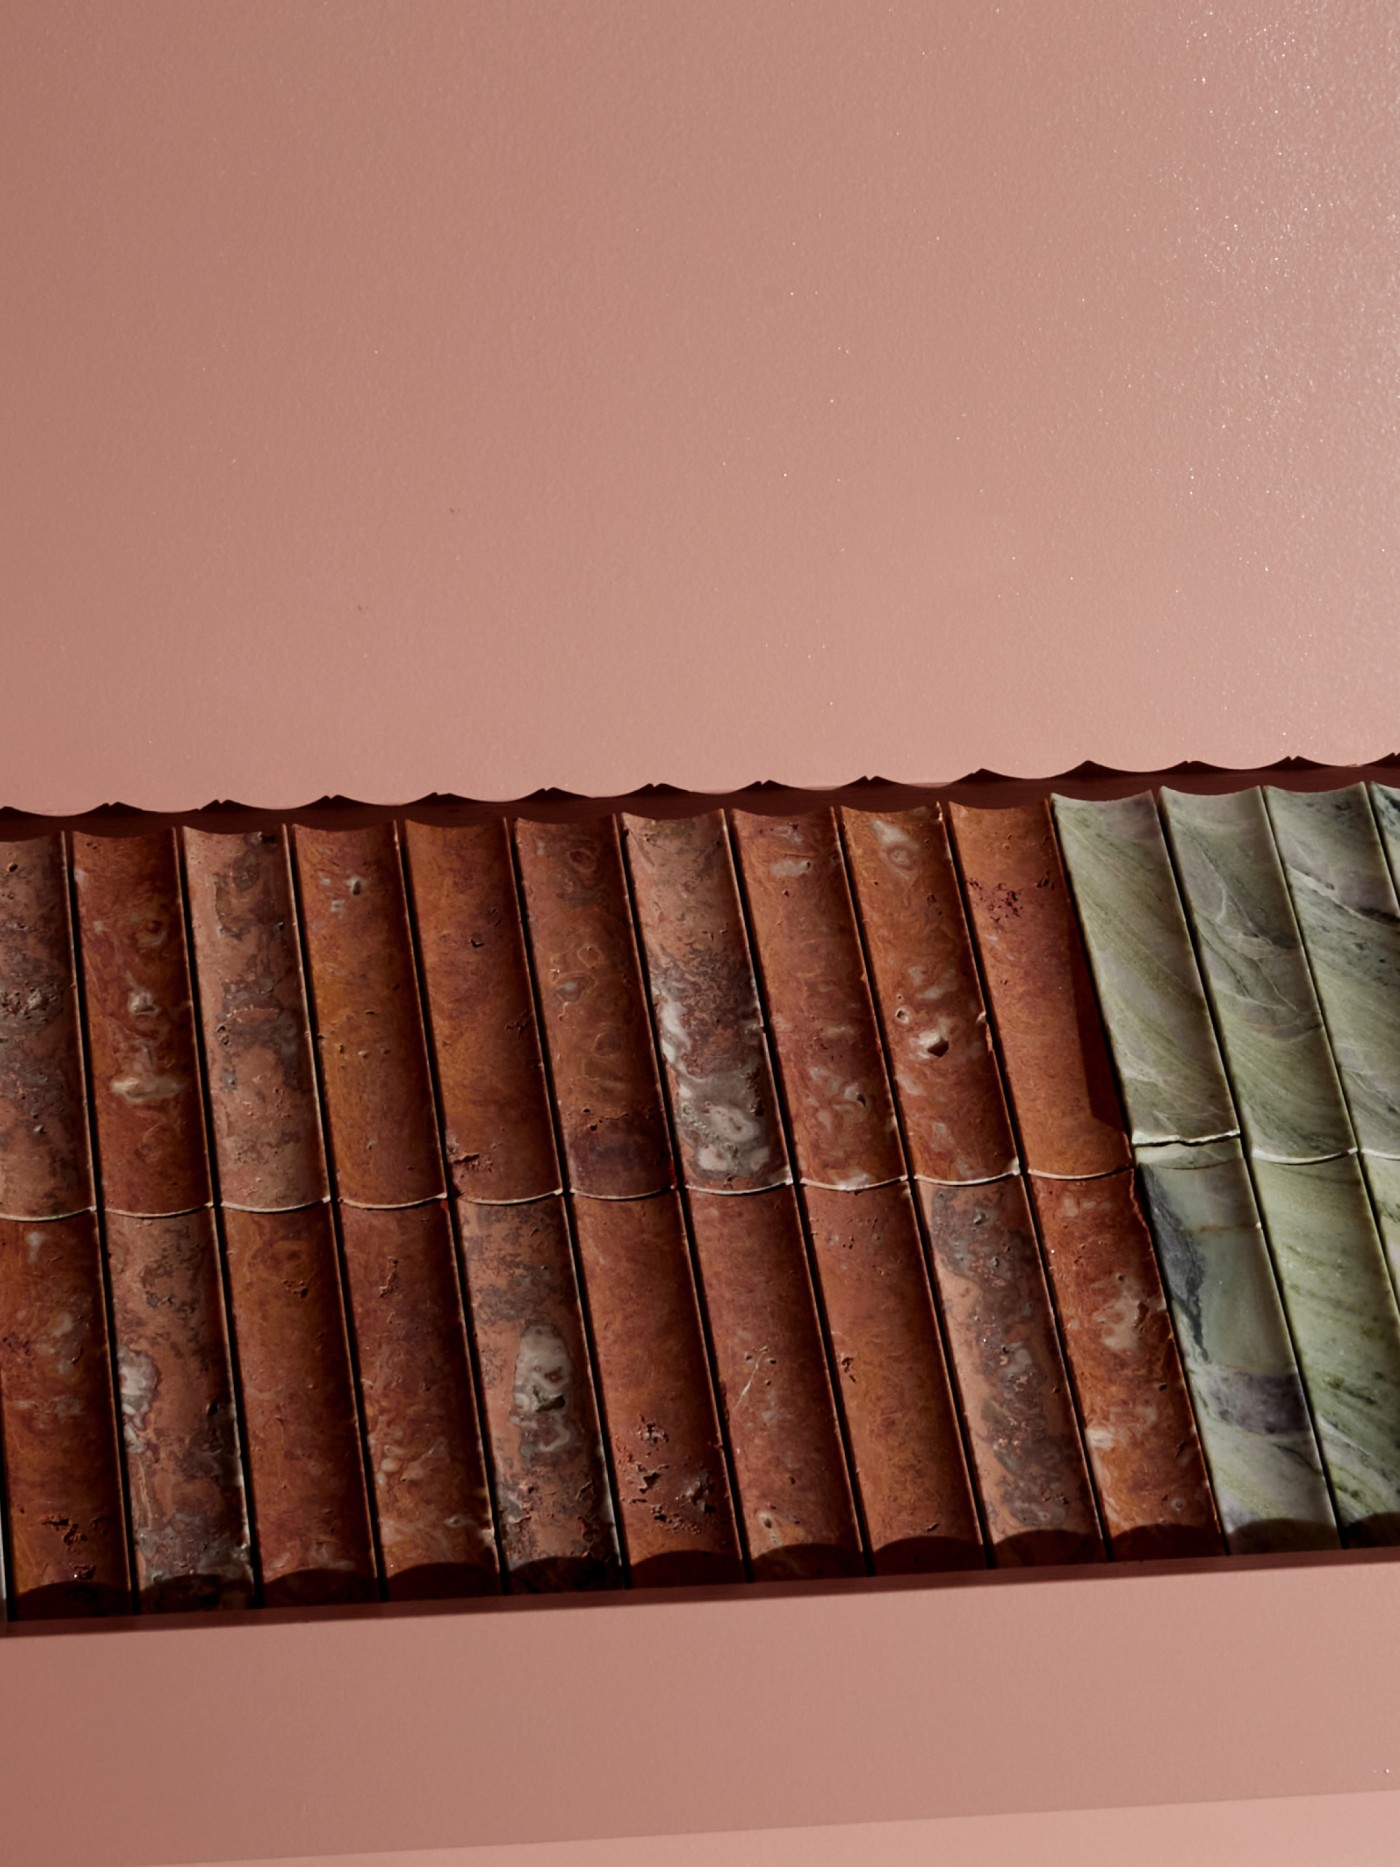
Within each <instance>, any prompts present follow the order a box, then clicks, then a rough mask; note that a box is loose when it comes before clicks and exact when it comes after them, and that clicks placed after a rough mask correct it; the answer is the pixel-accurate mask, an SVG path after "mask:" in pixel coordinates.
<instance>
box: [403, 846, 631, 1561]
mask: <svg viewBox="0 0 1400 1867" xmlns="http://www.w3.org/2000/svg"><path fill="white" fill-rule="evenodd" d="M404 843H405V853H406V857H407V862H408V869H409V879H410V895H411V900H412V904H413V913H414V917H415V919H416V922H417V927H418V940H419V950H420V954H421V961H422V968H423V984H424V993H425V998H426V1008H427V1014H428V1022H429V1026H430V1030H431V1034H432V1051H433V1057H434V1061H435V1065H436V1074H437V1084H438V1092H439V1096H440V1099H441V1112H442V1122H443V1138H444V1142H445V1151H446V1160H447V1169H448V1174H449V1176H450V1180H451V1186H452V1192H453V1195H454V1198H455V1204H456V1214H457V1227H458V1233H459V1236H460V1240H461V1248H462V1266H463V1272H464V1275H465V1280H466V1290H467V1300H468V1306H469V1318H468V1320H469V1323H470V1327H471V1331H472V1335H473V1339H474V1341H475V1344H476V1353H477V1360H478V1366H479V1369H480V1377H481V1388H482V1403H483V1408H484V1419H485V1430H486V1435H487V1441H488V1447H489V1453H490V1463H491V1470H492V1481H493V1489H494V1493H495V1500H496V1512H497V1525H498V1531H499V1535H500V1541H501V1550H502V1556H503V1560H504V1563H505V1569H506V1575H507V1578H508V1586H509V1587H510V1588H511V1589H512V1590H518V1591H529V1590H541V1591H543V1590H551V1589H564V1588H567V1589H577V1588H611V1587H617V1586H619V1585H620V1583H621V1580H622V1570H621V1559H620V1551H619V1546H618V1535H617V1524H616V1513H615V1510H614V1505H613V1498H612V1490H611V1484H610V1481H609V1476H608V1470H607V1459H606V1456H605V1453H604V1448H603V1441H602V1431H601V1427H600V1424H599V1417H598V1401H597V1395H596V1392H595V1387H594V1376H593V1370H592V1366H591V1360H590V1354H589V1346H588V1332H587V1326H586V1319H585V1316H584V1313H583V1303H582V1297H581V1295H580V1291H579V1284H578V1277H577V1271H576V1266H575V1262H574V1251H573V1244H572V1241H571V1238H570V1233H569V1219H568V1210H567V1207H566V1204H565V1200H564V1195H563V1190H562V1181H561V1176H560V1172H559V1162H558V1158H557V1155H556V1151H555V1145H554V1135H553V1124H552V1117H551V1113H550V1101H549V1089H548V1085H547V1082H546V1079H545V1074H544V1064H543V1059H542V1057H541V1053H540V1038H539V1029H538V1024H537V1020H536V1016H535V1005H534V997H533V993H532V990H531V984H530V972H529V962H528V959H527V956H526V951H525V939H524V931H523V928H522V926H521V920H520V903H519V897H518V893H517V889H516V880H515V870H514V863H513V858H512V854H511V843H510V831H509V826H508V825H507V824H506V822H505V820H504V819H503V818H498V819H496V820H495V821H492V822H488V823H477V824H463V825H453V826H445V827H438V826H433V825H428V824H422V823H410V824H408V825H406V826H405V831H404Z"/></svg>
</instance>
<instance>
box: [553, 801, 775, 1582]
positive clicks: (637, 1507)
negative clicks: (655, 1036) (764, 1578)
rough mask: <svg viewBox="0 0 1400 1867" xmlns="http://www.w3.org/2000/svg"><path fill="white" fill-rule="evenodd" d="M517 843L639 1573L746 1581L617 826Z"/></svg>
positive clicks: (620, 1484)
mask: <svg viewBox="0 0 1400 1867" xmlns="http://www.w3.org/2000/svg"><path fill="white" fill-rule="evenodd" d="M516 845H517V850H518V854H519V862H520V875H521V882H522V885H523V889H524V897H525V910H526V918H527V921H528V926H529V934H530V942H531V947H532V952H533V958H534V966H535V979H536V983H537V985H538V989H539V997H540V1007H541V1012H542V1015H543V1020H544V1029H545V1038H546V1042H547V1045H548V1050H549V1061H550V1067H551V1070H552V1074H553V1082H554V1093H555V1102H556V1106H557V1109H558V1114H559V1126H560V1133H561V1138H562V1142H563V1151H564V1161H565V1166H566V1169H567V1174H568V1190H569V1198H570V1206H571V1209H572V1212H573V1217H574V1225H575V1230H576V1233H577V1237H578V1244H579V1256H580V1260H581V1264H582V1270H583V1281H584V1288H585V1292H586V1297H587V1302H588V1309H589V1314H590V1316H591V1318H592V1323H593V1337H594V1344H595V1348H596V1352H597V1363H598V1379H599V1385H600V1387H601V1390H602V1400H603V1411H604V1414H605V1417H606V1422H607V1431H608V1435H609V1439H610V1442H611V1447H612V1461H613V1471H614V1475H615V1478H616V1483H617V1502H618V1513H619V1525H620V1529H621V1533H622V1541H623V1547H624V1550H625V1553H626V1556H627V1561H628V1566H629V1568H630V1571H631V1576H632V1580H633V1582H634V1583H636V1584H638V1585H647V1584H658V1585H659V1584H666V1583H686V1582H703V1581H725V1580H737V1579H739V1578H740V1577H741V1576H742V1574H743V1561H742V1555H741V1545H740V1541H739V1532H738V1524H737V1521H736V1518H735V1512H734V1503H733V1498H732V1493H731V1488H730V1479H729V1473H728V1469H727V1464H726V1460H725V1456H724V1449H723V1443H722V1440H721V1435H720V1425H719V1417H718V1411H717V1406H716V1399H715V1393H714V1388H713V1384H712V1379H711V1374H710V1365H709V1357H708V1349H707V1344H706V1340H705V1335H704V1328H703V1323H702V1319H701V1312H700V1308H699V1303H698V1298H697V1293H696V1288H695V1280H694V1274H693V1271H692V1267H691V1259H690V1248H689V1244H688V1241H687V1238H686V1232H685V1225H684V1221H683V1217H682V1210H681V1203H680V1198H679V1194H678V1192H677V1188H676V1175H675V1168H674V1164H673V1161H672V1156H671V1148H670V1138H669V1135H668V1132H667V1127H666V1117H665V1112H664V1109H663V1106H662V1100H661V1084H660V1080H659V1077H658V1075H657V1067H656V1056H655V1052H654V1050H653V1047H652V1037H651V1029H650V1021H649V1018H648V1014H647V1005H646V992H645V986H644V984H643V981H642V974H641V968H640V963H639V959H638V954H637V945H636V938H635V935H634V932H633V927H632V917H631V908H630V903H629V900H628V893H627V883H626V878H625V875H624V873H623V868H622V855H621V850H620V848H619V844H618V830H617V824H616V822H615V821H614V820H613V819H612V818H597V819H593V820H591V821H589V822H586V823H577V824H544V823H526V822H520V823H518V824H517V825H516Z"/></svg>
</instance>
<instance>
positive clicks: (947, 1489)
mask: <svg viewBox="0 0 1400 1867" xmlns="http://www.w3.org/2000/svg"><path fill="white" fill-rule="evenodd" d="M802 1197H803V1201H804V1203H805V1205H806V1208H807V1219H808V1224H809V1225H810V1227H811V1233H812V1245H813V1250H814V1252H815V1254H816V1262H817V1274H818V1276H819V1277H820V1279H821V1288H822V1299H823V1302H824V1303H825V1306H826V1316H827V1323H828V1326H829V1328H830V1330H831V1345H832V1349H833V1351H834V1353H835V1356H836V1365H837V1368H838V1370H839V1376H840V1381H841V1398H842V1403H843V1405H844V1408H845V1413H846V1424H847V1430H848V1432H849V1434H850V1440H851V1452H852V1456H853V1458H854V1460H855V1468H856V1480H857V1483H858V1485H859V1487H860V1497H861V1504H862V1507H863V1509H864V1513H865V1521H866V1526H867V1529H868V1531H869V1534H870V1546H871V1552H872V1556H873V1559H874V1566H875V1571H876V1573H877V1574H879V1575H890V1574H898V1573H902V1572H912V1571H916V1570H918V1571H926V1570H937V1569H968V1568H983V1567H985V1565H986V1560H987V1559H986V1555H985V1554H984V1552H983V1548H982V1532H981V1528H980V1526H979V1524H978V1522H977V1509H976V1505H975V1504H974V1502H973V1496H972V1484H971V1481H970V1479H969V1476H968V1470H967V1461H966V1459H965V1458H964V1456H963V1449H962V1440H961V1436H960V1433H959V1430H958V1420H957V1411H956V1408H955V1406H954V1403H953V1395H952V1390H951V1387H950V1385H949V1381H948V1369H947V1364H946V1361H945V1359H944V1353H943V1343H942V1339H941V1337H940V1335H939V1331H938V1318H937V1313H936V1311H935V1309H934V1305H933V1297H932V1295H931V1293H930V1290H929V1283H928V1274H927V1271H926V1269H925V1264H924V1255H923V1242H922V1240H921V1238H920V1236H919V1223H918V1219H917V1217H916V1215H915V1211H914V1204H913V1200H912V1199H911V1197H910V1193H909V1188H908V1184H907V1183H906V1182H904V1181H897V1182H896V1183H895V1184H894V1185H892V1186H876V1187H867V1188H865V1190H864V1191H862V1192H857V1193H845V1192H834V1191H832V1190H831V1189H829V1188H826V1187H818V1186H809V1187H805V1188H804V1189H803V1195H802ZM708 1286H709V1280H708V1278H707V1279H706V1288H707V1289H708Z"/></svg>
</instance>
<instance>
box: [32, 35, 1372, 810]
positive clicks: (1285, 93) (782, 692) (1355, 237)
mask: <svg viewBox="0 0 1400 1867" xmlns="http://www.w3.org/2000/svg"><path fill="white" fill-rule="evenodd" d="M5 42H6V43H5V50H4V56H3V59H0V178H2V179H0V189H2V190H3V201H2V202H0V254H3V261H0V314H2V315H3V343H4V354H5V358H6V367H5V397H4V404H5V411H6V412H5V420H4V440H3V443H0V446H2V447H3V461H4V467H5V472H6V487H5V489H4V503H3V515H4V527H5V533H6V535H7V538H6V545H5V550H4V553H3V566H2V567H0V596H3V611H0V613H3V616H4V619H5V627H4V633H3V641H2V642H0V694H3V701H4V716H3V717H4V730H3V732H2V733H0V801H3V802H4V803H6V804H11V805H17V806H20V807H22V808H27V809H33V810H52V811H76V810H82V809H87V808H90V807H91V806H93V805H96V804H99V803H102V802H104V801H109V800H117V799H120V800H122V801H125V802H128V803H133V804H140V805H146V806H148V807H154V808H167V809H186V808H192V807H194V806H197V805H199V804H202V803H204V802H206V801H208V800H210V799H212V798H217V797H234V798H238V799H241V800H243V801H245V802H248V803H253V804H260V805H267V806H284V807H285V806H292V805H296V804H298V803H301V802H305V801H307V800H309V799H310V798H313V797H315V796H319V795H321V794H324V793H326V792H344V793H348V794H350V795H353V796H357V797H360V798H363V799H366V800H370V801H375V802H381V803H384V802H401V801H406V800H408V799H411V798H414V797H417V796H420V795H422V794H423V793H425V792H429V791H450V792H456V793H459V794H464V795H468V796H476V797H482V798H491V799H498V798H509V797H513V796H518V795H520V794H523V793H527V792H530V791H533V790H535V789H536V788H538V787H541V786H547V785H554V786H561V787H565V788H568V789H572V790H575V791H582V792H587V793H591V794H607V793H617V792H621V791H625V790H628V789H630V788H632V787H635V786H638V785H641V784H645V783H648V782H666V783H671V784H675V785H681V786H686V787H693V788H700V789H728V788H731V787H735V786H739V785H742V784H745V783H748V782H750V781H752V780H754V779H759V778H772V779H776V780H779V781H781V782H784V783H788V784H797V785H811V786H819V785H834V784H839V783H842V782H844V781H847V780H850V779H853V778H857V777H860V776H862V775H865V774H872V775H873V774H878V775H882V776H885V777H889V778H894V779H901V780H905V781H909V782H938V781H944V780H948V779H952V778H955V777H958V776H960V775H961V774H963V773H965V772H968V771H970V770H973V769H976V768H978V767H983V766H985V767H989V768H992V769H997V770H1000V771H1003V772H1007V773H1012V774H1016V775H1021V776H1041V775H1045V774H1047V773H1051V772H1056V771H1060V770H1063V769H1065V768H1066V767H1069V766H1072V765H1074V764H1076V763H1078V762H1079V761H1080V760H1082V759H1086V758H1089V759H1094V760H1097V761H1100V762H1102V763H1104V764H1109V765H1115V766H1123V767H1128V768H1134V769H1150V768H1153V767H1159V766H1163V765H1169V764H1172V763H1174V762H1175V761H1177V760H1180V759H1184V758H1199V759H1205V760H1209V761H1213V762H1216V763H1219V764H1225V765H1236V766H1245V765H1254V764H1260V763H1266V762H1269V761H1271V760H1274V759H1276V758H1278V757H1281V756H1283V755H1285V754H1299V755H1302V756H1305V757H1309V758H1313V759H1317V760H1322V761H1328V762H1337V763H1346V762H1351V761H1358V760H1364V759H1374V758H1378V757H1381V756H1384V755H1385V754H1387V753H1390V752H1392V751H1397V750H1400V707H1397V701H1398V700H1400V653H1398V652H1397V648H1396V643H1397V640H1400V634H1397V631H1398V630H1400V525H1397V519H1400V473H1398V472H1397V466H1400V461H1397V400H1398V399H1397V378H1398V377H1400V218H1398V215H1400V210H1398V209H1397V203H1400V119H1397V111H1396V104H1395V98H1396V95H1397V79H1398V78H1400V13H1397V11H1396V9H1395V8H1394V6H1393V5H1391V4H1390V3H1389V0H1349V3H1348V4H1341V3H1340V0H1270V3H1269V4H1263V3H1262V0H1230V3H1229V4H1224V3H1222V4H1220V5H1218V6H1214V7H1212V6H1210V5H1205V4H1196V3H1188V0H1156V3H1155V4H1153V5H1151V6H1132V5H1123V4H1117V3H1113V0H1057V4H1055V5H1045V4H1044V3H1043V0H1004V3H1003V4H1001V5H993V4H989V3H987V0H930V3H929V4H894V5H890V6H876V5H872V4H863V3H857V0H847V3H846V4H834V3H833V0H804V3H803V4H800V5H785V4H778V3H777V0H767V4H760V5H757V6H755V5H752V4H749V3H747V0H745V3H740V0H710V3H708V4H706V5H703V6H686V5H661V6H658V5H655V4H653V3H652V0H579V3H578V4H572V5H558V4H553V3H551V4H541V3H540V0H473V3H472V4H470V5H465V4H462V3H461V0H336V4H334V5H323V4H315V3H313V0H295V3H294V4H290V5H289V4H287V3H286V0H231V3H230V4H228V5H224V6H219V7H210V6H191V5H189V4H187V3H186V0H124V4H122V5H121V6H111V5H109V4H104V3H103V0H10V6H9V8H8V11H7V23H6V31H5Z"/></svg>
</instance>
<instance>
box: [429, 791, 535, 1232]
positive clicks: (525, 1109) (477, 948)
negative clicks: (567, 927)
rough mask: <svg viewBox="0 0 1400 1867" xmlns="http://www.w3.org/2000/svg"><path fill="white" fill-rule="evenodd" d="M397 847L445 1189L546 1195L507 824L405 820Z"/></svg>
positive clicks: (528, 994)
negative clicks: (438, 1117)
mask: <svg viewBox="0 0 1400 1867" xmlns="http://www.w3.org/2000/svg"><path fill="white" fill-rule="evenodd" d="M404 840H405V847H406V850H407V855H408V868H409V878H410V886H411V894H412V899H413V908H414V913H415V915H416V917H417V921H418V940H419V947H420V950H421V953H422V957H423V981H424V986H425V989H426V993H427V1000H428V1019H429V1023H430V1025H431V1029H432V1046H433V1053H434V1059H435V1061H436V1064H437V1074H438V1086H439V1091H440V1093H441V1097H442V1119H443V1130H444V1136H445V1139H446V1143H447V1165H448V1170H449V1172H450V1174H451V1177H452V1184H453V1186H454V1187H455V1189H456V1190H457V1191H458V1192H459V1193H464V1194H466V1195H467V1196H468V1197H469V1198H472V1199H532V1198H536V1197H538V1196H540V1195H541V1194H544V1193H552V1192H555V1191H557V1190H558V1188H559V1186H560V1184H561V1182H560V1174H559V1162H558V1160H557V1158H556V1156H555V1151H554V1134H553V1127H552V1122H551V1117H550V1108H549V1092H548V1087H547V1085H546V1083H545V1076H544V1064H543V1062H542V1060H541V1055H540V1036H539V1030H538V1028H537V1026H536V1022H535V1006H534V996H533V993H532V991H531V988H530V971H529V962H528V960H527V958H526V954H525V936H524V931H523V929H522V927H521V922H520V902H519V898H518V896H517V893H516V886H515V867H514V864H513V862H512V859H511V849H510V829H509V826H508V825H507V823H506V821H505V819H504V818H497V819H496V820H495V821H493V822H490V823H473V824H454V825H450V826H448V827H445V828H442V827H438V826H435V825H429V824H423V823H410V824H408V825H407V827H406V831H405V839H404Z"/></svg>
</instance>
